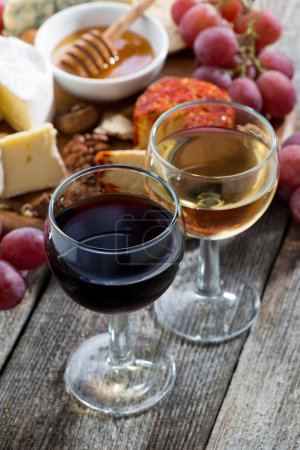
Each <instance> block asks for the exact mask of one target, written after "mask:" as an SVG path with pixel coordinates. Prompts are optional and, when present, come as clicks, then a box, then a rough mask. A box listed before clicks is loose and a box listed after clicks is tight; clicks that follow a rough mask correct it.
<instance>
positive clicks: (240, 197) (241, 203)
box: [150, 128, 278, 239]
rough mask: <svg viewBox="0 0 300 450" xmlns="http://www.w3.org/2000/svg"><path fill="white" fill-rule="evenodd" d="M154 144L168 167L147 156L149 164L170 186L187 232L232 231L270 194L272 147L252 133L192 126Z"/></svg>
mask: <svg viewBox="0 0 300 450" xmlns="http://www.w3.org/2000/svg"><path fill="white" fill-rule="evenodd" d="M157 148H158V151H159V154H160V155H161V156H162V157H163V159H164V160H165V161H167V162H168V163H170V164H171V165H172V166H173V167H171V166H169V165H168V164H165V165H164V164H162V162H160V160H159V158H150V168H151V169H153V170H154V171H155V172H156V173H158V174H160V175H161V176H162V177H163V178H165V179H166V180H167V181H168V182H169V183H170V184H171V185H172V186H173V188H174V189H175V190H176V192H177V194H178V196H179V198H180V201H181V204H182V206H183V210H184V216H185V221H186V228H187V234H188V235H189V236H191V237H196V238H199V237H200V238H201V237H205V238H209V239H220V238H226V237H231V236H234V235H235V234H238V233H240V232H241V231H243V230H245V229H246V228H248V227H250V226H251V225H252V224H253V223H254V222H255V221H256V220H257V219H258V218H259V217H260V216H261V215H262V214H263V212H264V211H265V210H266V209H267V207H268V205H269V204H270V202H271V200H272V198H273V196H274V193H275V190H276V185H277V178H278V173H277V166H278V164H277V162H278V161H277V158H278V156H277V152H273V153H272V154H270V148H269V147H268V146H267V145H266V144H265V143H264V142H262V141H261V140H259V139H258V138H257V137H256V136H255V135H252V134H248V133H245V132H242V131H236V130H231V129H223V128H193V129H189V130H183V131H180V132H178V133H175V134H173V135H171V136H168V137H167V138H165V139H164V140H162V141H161V142H160V143H159V144H158V145H157ZM174 168H175V169H174ZM176 168H177V169H180V170H176Z"/></svg>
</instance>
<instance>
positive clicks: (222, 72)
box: [192, 66, 232, 89]
mask: <svg viewBox="0 0 300 450" xmlns="http://www.w3.org/2000/svg"><path fill="white" fill-rule="evenodd" d="M192 76H193V77H194V78H198V79H199V80H203V81H209V82H210V83H213V84H215V85H216V86H219V87H220V88H222V89H228V88H229V86H230V85H231V83H232V79H231V76H230V74H229V72H228V71H227V70H226V69H223V68H222V67H217V66H200V67H198V68H197V69H196V70H195V71H194V73H193V75H192Z"/></svg>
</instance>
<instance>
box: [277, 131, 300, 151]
mask: <svg viewBox="0 0 300 450" xmlns="http://www.w3.org/2000/svg"><path fill="white" fill-rule="evenodd" d="M294 144H296V145H300V131H296V133H294V134H292V135H291V136H290V137H288V138H287V139H285V140H284V141H283V143H282V144H281V148H283V147H286V146H287V145H294Z"/></svg>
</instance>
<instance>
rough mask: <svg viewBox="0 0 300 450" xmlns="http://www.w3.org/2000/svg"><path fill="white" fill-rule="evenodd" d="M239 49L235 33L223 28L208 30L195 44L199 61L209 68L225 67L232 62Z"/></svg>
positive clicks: (216, 27) (197, 38)
mask: <svg viewBox="0 0 300 450" xmlns="http://www.w3.org/2000/svg"><path fill="white" fill-rule="evenodd" d="M238 48H239V44H238V41H237V38H236V36H235V34H234V32H233V31H232V30H231V29H230V28H224V27H222V26H215V27H211V28H207V29H206V30H204V31H202V33H200V34H199V35H198V36H197V37H196V40H195V42H194V52H195V55H196V58H197V60H198V61H199V62H200V63H201V64H205V65H207V66H223V65H224V64H226V63H228V62H229V61H231V60H232V58H233V56H234V55H235V53H236V52H237V50H238Z"/></svg>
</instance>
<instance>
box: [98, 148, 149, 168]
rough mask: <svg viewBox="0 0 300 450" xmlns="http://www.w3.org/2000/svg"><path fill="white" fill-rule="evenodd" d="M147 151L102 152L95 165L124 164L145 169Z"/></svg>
mask: <svg viewBox="0 0 300 450" xmlns="http://www.w3.org/2000/svg"><path fill="white" fill-rule="evenodd" d="M145 155H146V152H145V150H101V151H99V152H98V153H97V155H96V158H95V163H96V164H97V165H99V166H101V165H104V164H124V165H126V166H137V167H145Z"/></svg>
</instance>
